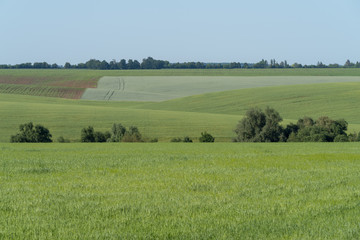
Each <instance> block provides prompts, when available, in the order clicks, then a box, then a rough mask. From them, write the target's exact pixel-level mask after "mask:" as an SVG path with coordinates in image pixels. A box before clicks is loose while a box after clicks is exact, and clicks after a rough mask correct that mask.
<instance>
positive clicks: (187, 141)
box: [170, 136, 193, 143]
mask: <svg viewBox="0 0 360 240" xmlns="http://www.w3.org/2000/svg"><path fill="white" fill-rule="evenodd" d="M170 142H186V143H190V142H193V141H192V139H191V138H189V137H188V136H186V137H184V138H183V139H181V138H179V137H177V138H172V139H171V140H170Z"/></svg>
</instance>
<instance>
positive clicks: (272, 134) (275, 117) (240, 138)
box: [234, 107, 282, 142]
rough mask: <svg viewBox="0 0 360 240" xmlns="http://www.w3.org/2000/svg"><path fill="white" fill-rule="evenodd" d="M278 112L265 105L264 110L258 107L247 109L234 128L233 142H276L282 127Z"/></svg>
mask: <svg viewBox="0 0 360 240" xmlns="http://www.w3.org/2000/svg"><path fill="white" fill-rule="evenodd" d="M281 121H282V118H281V117H280V114H279V113H278V112H277V111H275V110H274V109H273V108H269V107H267V108H266V109H265V112H263V111H262V110H261V109H259V108H252V109H250V110H249V111H247V113H246V116H245V118H243V119H242V120H241V121H240V122H239V124H238V125H237V127H236V129H235V130H234V131H235V133H236V134H237V137H236V138H235V139H234V141H235V142H278V141H279V140H280V138H281V133H282V127H281V126H280V124H279V123H280V122H281Z"/></svg>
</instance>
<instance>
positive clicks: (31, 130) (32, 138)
mask: <svg viewBox="0 0 360 240" xmlns="http://www.w3.org/2000/svg"><path fill="white" fill-rule="evenodd" d="M19 130H20V133H18V134H16V135H13V136H11V137H10V142H43V143H44V142H52V140H51V137H52V135H51V134H50V131H49V129H47V128H46V127H44V126H42V125H36V126H35V127H34V124H33V123H32V122H29V123H25V124H21V125H20V126H19Z"/></svg>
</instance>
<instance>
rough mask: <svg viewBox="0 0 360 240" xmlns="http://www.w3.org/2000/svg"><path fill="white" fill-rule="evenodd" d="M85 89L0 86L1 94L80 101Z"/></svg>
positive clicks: (16, 85)
mask: <svg viewBox="0 0 360 240" xmlns="http://www.w3.org/2000/svg"><path fill="white" fill-rule="evenodd" d="M84 91H85V89H81V88H63V87H41V86H29V85H19V84H8V85H2V86H1V85H0V93H13V94H23V95H32V96H44V97H59V98H67V99H80V98H81V96H82V94H83V92H84Z"/></svg>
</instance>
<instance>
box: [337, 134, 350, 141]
mask: <svg viewBox="0 0 360 240" xmlns="http://www.w3.org/2000/svg"><path fill="white" fill-rule="evenodd" d="M348 141H349V137H348V136H346V135H337V136H336V137H335V138H334V142H348Z"/></svg>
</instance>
